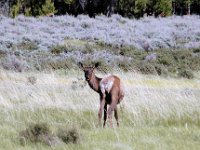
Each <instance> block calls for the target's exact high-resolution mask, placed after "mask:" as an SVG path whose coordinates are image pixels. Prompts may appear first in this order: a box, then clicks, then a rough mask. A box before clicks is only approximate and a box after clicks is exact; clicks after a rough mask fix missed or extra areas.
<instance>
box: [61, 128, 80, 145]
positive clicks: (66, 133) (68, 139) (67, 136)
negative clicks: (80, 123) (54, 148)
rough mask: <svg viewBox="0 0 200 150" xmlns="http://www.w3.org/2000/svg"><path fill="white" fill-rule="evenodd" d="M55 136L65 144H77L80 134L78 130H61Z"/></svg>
mask: <svg viewBox="0 0 200 150" xmlns="http://www.w3.org/2000/svg"><path fill="white" fill-rule="evenodd" d="M57 136H58V137H59V138H60V139H62V141H63V142H64V143H66V144H69V143H73V144H78V143H79V142H80V134H79V133H78V130H77V129H75V128H71V129H68V128H63V129H59V131H58V134H57Z"/></svg>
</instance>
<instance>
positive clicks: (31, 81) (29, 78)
mask: <svg viewBox="0 0 200 150" xmlns="http://www.w3.org/2000/svg"><path fill="white" fill-rule="evenodd" d="M27 81H28V83H31V84H32V85H34V84H36V81H37V78H36V77H34V76H30V77H28V78H27Z"/></svg>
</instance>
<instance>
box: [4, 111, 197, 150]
mask: <svg viewBox="0 0 200 150" xmlns="http://www.w3.org/2000/svg"><path fill="white" fill-rule="evenodd" d="M122 114H123V113H122ZM141 117H142V118H141V119H145V118H143V116H141ZM168 121H170V120H168ZM43 122H45V123H47V124H48V125H49V126H50V129H51V130H52V132H53V134H56V132H57V131H58V129H60V128H63V127H69V128H70V127H72V126H73V127H76V128H77V129H78V132H79V133H80V134H81V141H80V143H79V144H64V143H62V144H58V145H56V146H53V148H54V149H66V148H67V149H83V150H85V149H95V148H98V149H113V150H115V149H153V150H154V149H196V150H197V149H199V148H200V146H199V142H200V125H199V124H195V123H193V122H191V124H188V125H187V126H186V125H182V124H180V125H177V122H179V120H176V121H175V122H173V123H171V124H169V123H167V120H166V121H161V122H162V123H161V124H155V125H150V124H151V119H150V118H149V119H147V118H146V122H149V124H148V123H143V124H137V122H136V120H135V122H136V124H135V123H134V118H133V117H132V116H131V114H130V113H126V114H123V115H121V119H120V127H119V128H117V127H115V128H114V129H110V128H109V127H106V128H105V129H103V128H101V127H99V126H98V124H97V122H98V121H97V115H96V112H92V111H78V112H75V111H66V110H60V109H42V110H36V111H29V110H26V111H14V110H11V111H7V110H5V111H3V112H1V124H0V133H1V134H0V136H1V139H2V140H1V141H0V145H1V146H0V149H49V146H47V145H45V144H43V143H36V144H33V143H27V144H25V145H24V146H23V145H21V144H20V142H19V132H20V131H22V130H24V129H26V128H27V127H28V126H29V125H30V124H33V123H43ZM178 124H179V123H178Z"/></svg>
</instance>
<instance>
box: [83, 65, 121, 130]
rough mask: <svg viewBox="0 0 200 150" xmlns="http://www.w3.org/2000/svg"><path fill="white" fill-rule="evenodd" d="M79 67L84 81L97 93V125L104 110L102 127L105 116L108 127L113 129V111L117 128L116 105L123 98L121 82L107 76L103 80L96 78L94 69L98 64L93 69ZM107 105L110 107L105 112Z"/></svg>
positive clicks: (111, 76) (114, 77) (116, 78)
mask: <svg viewBox="0 0 200 150" xmlns="http://www.w3.org/2000/svg"><path fill="white" fill-rule="evenodd" d="M79 66H80V68H81V69H82V70H83V71H84V73H85V79H86V81H87V82H88V84H89V86H90V87H91V88H92V89H93V90H94V91H96V92H98V93H99V97H100V108H99V112H98V117H99V124H101V118H102V112H103V110H104V123H103V127H105V124H106V119H107V115H108V118H109V121H110V126H111V127H113V125H112V113H113V111H114V116H115V119H116V121H117V126H119V122H118V113H117V104H119V103H120V102H121V101H122V100H123V97H124V87H123V84H122V82H121V80H120V79H119V78H118V77H117V76H115V75H109V76H107V77H104V78H98V77H97V76H96V75H95V73H94V69H95V68H96V67H97V66H98V64H95V67H83V64H82V63H79ZM107 105H110V107H109V108H108V110H107Z"/></svg>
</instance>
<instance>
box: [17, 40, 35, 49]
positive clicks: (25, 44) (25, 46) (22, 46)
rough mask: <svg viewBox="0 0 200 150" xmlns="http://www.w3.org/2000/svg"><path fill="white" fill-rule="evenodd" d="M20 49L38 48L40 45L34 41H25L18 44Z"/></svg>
mask: <svg viewBox="0 0 200 150" xmlns="http://www.w3.org/2000/svg"><path fill="white" fill-rule="evenodd" d="M17 47H18V49H20V50H29V51H31V50H37V49H38V45H37V44H36V43H35V42H32V41H23V42H21V43H19V44H18V45H17Z"/></svg>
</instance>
